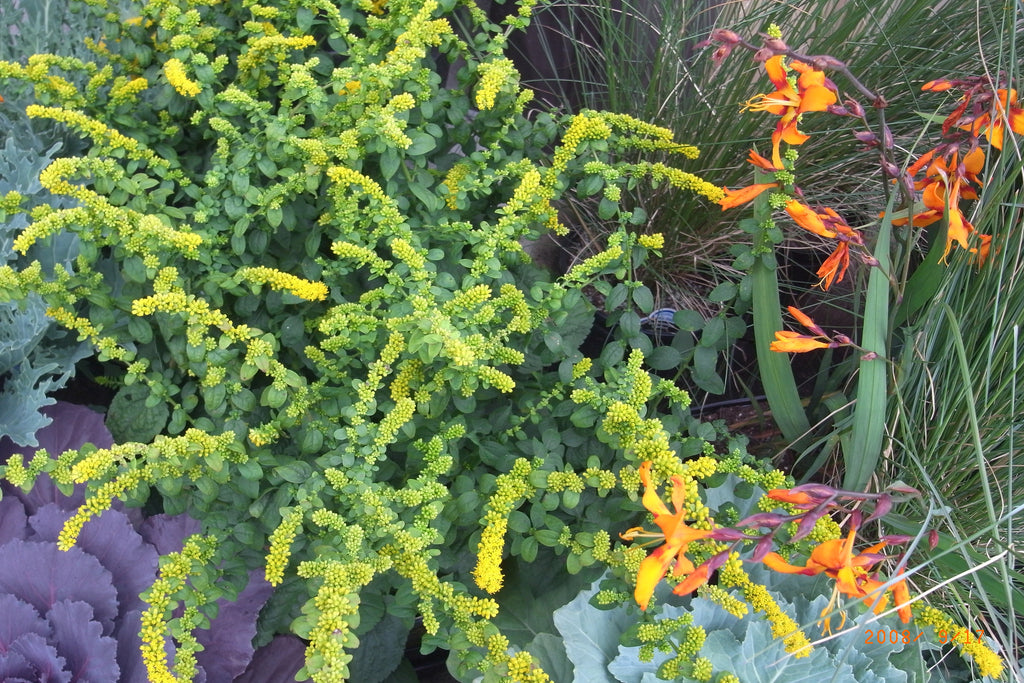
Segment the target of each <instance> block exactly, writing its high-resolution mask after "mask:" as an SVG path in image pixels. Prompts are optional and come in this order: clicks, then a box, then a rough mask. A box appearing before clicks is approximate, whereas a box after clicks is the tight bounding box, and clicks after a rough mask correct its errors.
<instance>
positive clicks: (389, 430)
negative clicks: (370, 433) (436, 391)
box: [366, 398, 416, 462]
mask: <svg viewBox="0 0 1024 683" xmlns="http://www.w3.org/2000/svg"><path fill="white" fill-rule="evenodd" d="M415 412H416V402H415V401H413V400H412V399H411V398H401V399H398V401H396V402H395V407H394V408H392V409H391V411H390V412H389V413H388V414H387V415H385V416H384V419H382V420H381V421H380V422H379V423H378V425H377V434H376V436H374V439H373V446H372V449H373V450H372V451H371V453H367V454H366V460H367V461H368V462H373V461H375V460H378V459H380V458H383V457H384V455H385V451H386V449H387V447H388V445H389V444H391V442H392V441H394V439H395V436H396V435H397V434H398V430H399V429H401V428H402V426H403V425H404V424H405V423H407V422H408V421H409V420H411V419H412V416H413V414H414V413H415Z"/></svg>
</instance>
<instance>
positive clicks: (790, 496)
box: [767, 318, 820, 507]
mask: <svg viewBox="0 0 1024 683" xmlns="http://www.w3.org/2000/svg"><path fill="white" fill-rule="evenodd" d="M808 320H809V318H808ZM767 496H768V497H769V498H771V499H772V500H777V501H779V502H780V503H792V504H793V505H810V506H811V507H814V506H815V505H817V504H818V503H819V502H820V501H819V500H818V499H817V498H815V497H814V496H812V495H810V494H809V493H804V492H803V491H791V490H790V489H772V490H771V491H769V492H768V493H767Z"/></svg>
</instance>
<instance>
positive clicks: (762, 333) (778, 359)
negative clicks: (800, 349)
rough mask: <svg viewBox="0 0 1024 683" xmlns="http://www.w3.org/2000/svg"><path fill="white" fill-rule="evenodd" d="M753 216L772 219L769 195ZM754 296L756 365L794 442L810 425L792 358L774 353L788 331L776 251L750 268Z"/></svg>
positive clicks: (759, 178) (761, 178)
mask: <svg viewBox="0 0 1024 683" xmlns="http://www.w3.org/2000/svg"><path fill="white" fill-rule="evenodd" d="M754 180H755V182H769V176H768V175H767V174H765V173H762V172H760V171H758V172H755V174H754ZM754 217H755V219H756V220H757V221H758V224H761V223H763V222H764V221H766V220H768V219H770V218H771V208H770V207H769V206H768V196H767V194H762V195H760V196H759V197H757V199H755V200H754ZM750 280H751V296H752V297H753V308H754V343H755V347H756V351H757V365H758V369H759V371H760V374H761V384H762V385H763V386H764V393H765V396H766V397H767V399H768V405H769V406H771V409H772V417H773V418H774V419H775V424H777V425H778V426H779V429H780V430H781V431H782V434H783V436H785V437H786V440H788V441H789V442H790V443H795V442H796V441H797V440H799V439H800V438H801V437H802V436H803V435H804V434H805V433H806V432H807V431H808V430H809V429H810V422H808V420H807V414H806V413H805V412H804V408H803V404H802V403H801V402H800V392H799V391H798V390H797V388H796V379H794V377H793V368H792V367H791V366H790V363H789V357H788V356H787V355H786V354H784V353H776V352H775V351H772V350H771V348H770V347H771V343H772V342H773V341H775V333H776V332H778V331H779V330H783V329H785V327H784V326H783V324H782V303H781V302H780V300H779V280H778V273H777V267H776V263H775V250H774V249H770V250H768V251H766V252H765V253H763V254H762V255H761V258H759V259H757V260H756V261H755V262H754V265H753V266H751V268H750Z"/></svg>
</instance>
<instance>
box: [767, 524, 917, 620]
mask: <svg viewBox="0 0 1024 683" xmlns="http://www.w3.org/2000/svg"><path fill="white" fill-rule="evenodd" d="M856 535H857V529H856V527H853V528H851V529H850V533H849V534H847V536H846V538H845V539H841V538H836V539H833V540H831V541H825V542H824V543H821V544H820V545H818V546H817V547H816V548H815V549H814V550H813V551H811V556H810V558H808V560H807V562H806V563H805V564H804V566H802V567H800V566H797V565H792V564H790V563H788V562H786V561H785V560H783V559H782V557H781V556H780V555H779V554H778V553H774V552H772V553H768V554H767V555H765V556H764V559H763V560H762V561H763V562H764V563H765V565H766V566H768V568H769V569H772V570H774V571H777V572H781V573H783V574H804V575H806V576H817V575H818V574H821V573H823V572H824V573H825V575H826V576H828V577H830V578H832V579H835V581H836V593H842V594H844V595H848V596H850V597H852V598H860V599H861V600H863V601H864V603H865V604H867V605H869V606H870V605H872V604H874V605H875V608H874V611H875V613H876V614H878V613H880V612H882V611H883V610H884V609H885V606H886V604H887V603H888V598H889V596H888V593H889V592H890V591H891V592H892V593H893V594H894V595H895V596H896V602H897V604H898V605H899V606H900V610H899V614H900V619H901V620H902V621H903V623H907V622H908V621H910V609H909V606H908V603H909V601H910V593H909V591H908V589H907V586H906V582H905V581H900V582H899V583H897V584H895V585H893V586H890V587H889V589H888V590H886V594H885V595H883V596H881V597H880V596H879V591H880V589H881V587H882V586H883V585H885V584H884V582H882V581H879V580H878V579H877V578H873V577H872V571H871V570H872V568H873V567H874V566H875V565H877V564H878V563H879V562H881V561H882V560H883V559H885V558H884V556H882V555H879V554H878V551H879V550H881V549H882V548H883V547H884V546H885V545H886V543H885V541H882V542H881V543H876V544H875V545H873V546H871V547H870V548H867V549H866V550H864V552H862V553H859V554H857V555H854V554H853V541H854V539H855V538H856ZM836 597H837V596H836V594H833V600H832V601H831V602H830V603H829V605H828V607H826V608H825V610H824V611H823V612H822V616H824V615H825V614H826V613H827V612H829V611H831V610H832V608H833V607H834V604H835V599H836Z"/></svg>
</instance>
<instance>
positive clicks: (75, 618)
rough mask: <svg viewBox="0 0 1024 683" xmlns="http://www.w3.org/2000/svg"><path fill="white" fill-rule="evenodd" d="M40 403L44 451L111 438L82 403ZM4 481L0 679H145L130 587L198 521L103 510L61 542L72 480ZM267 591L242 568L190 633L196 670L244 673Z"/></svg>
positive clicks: (147, 581)
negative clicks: (243, 576)
mask: <svg viewBox="0 0 1024 683" xmlns="http://www.w3.org/2000/svg"><path fill="white" fill-rule="evenodd" d="M44 411H45V412H46V413H47V414H48V416H49V417H51V418H53V422H52V423H51V424H50V425H49V426H47V427H45V428H43V429H42V430H40V431H39V432H38V433H37V434H36V438H37V439H38V441H39V445H40V447H42V448H46V450H47V452H48V453H50V454H51V455H58V454H60V453H61V452H63V451H64V450H66V449H69V448H76V449H77V448H79V447H81V446H82V445H83V443H85V442H91V443H94V444H95V445H97V446H100V447H109V446H110V445H111V443H112V439H111V437H110V433H109V432H107V431H106V429H105V427H103V419H102V416H100V415H98V414H97V413H94V412H92V411H91V410H88V409H87V408H83V407H81V406H73V405H70V404H66V403H58V404H57V405H56V406H51V407H47V408H45V409H44ZM23 450H24V449H23ZM12 452H13V449H12V447H11V444H10V442H6V443H2V444H0V463H2V462H5V461H6V460H7V458H8V457H10V455H11V454H12ZM25 455H30V454H28V453H25ZM2 491H3V498H2V499H0V680H3V681H11V682H18V681H26V682H28V681H43V680H46V681H54V682H57V683H65V682H70V681H81V682H82V683H87V682H89V681H93V682H95V683H109V682H110V681H121V682H123V683H134V682H136V681H138V682H139V683H145V682H146V681H147V680H148V677H147V674H146V669H145V666H144V665H143V663H142V657H141V653H140V649H139V648H140V644H141V642H140V639H139V630H140V628H139V627H140V617H141V614H142V611H143V610H144V609H145V608H146V604H145V603H144V602H143V600H142V599H141V598H140V597H139V595H140V594H141V593H142V592H143V591H144V590H146V589H147V588H148V587H149V586H150V585H151V584H152V583H153V580H154V579H155V577H156V574H157V567H158V559H159V556H160V554H162V553H168V552H174V551H178V550H180V549H181V546H182V543H183V540H184V539H185V538H186V537H187V536H189V535H191V534H193V533H197V532H199V530H200V528H199V527H200V525H199V522H197V521H196V520H194V519H191V518H189V517H188V516H186V515H176V516H173V517H172V516H168V515H154V516H151V517H148V518H145V519H143V518H142V515H141V514H140V513H139V511H138V510H127V509H113V510H107V511H106V512H104V513H103V514H102V515H100V516H99V517H97V518H95V519H94V520H92V521H91V522H90V523H89V524H87V525H86V526H85V528H84V529H83V530H82V533H81V535H80V536H79V538H78V542H77V543H76V544H75V546H74V547H72V548H71V549H70V550H68V551H66V552H62V551H60V550H58V548H57V535H58V533H59V532H60V530H61V528H62V527H63V525H64V522H65V521H66V520H67V519H68V518H69V517H70V516H71V515H72V514H73V511H74V509H75V508H76V507H77V506H78V505H79V504H80V503H81V501H82V497H81V491H76V492H75V495H72V496H64V495H63V494H61V493H60V492H59V491H58V490H57V488H56V486H55V485H54V484H53V483H52V482H51V481H50V480H49V478H48V477H46V476H45V475H44V476H40V477H39V479H38V481H37V482H36V485H35V487H34V488H33V489H32V491H31V492H28V493H25V492H23V491H22V490H20V489H18V488H15V487H12V486H11V485H10V484H9V483H7V482H4V483H3V484H2ZM270 590H271V589H270V585H269V584H267V583H266V582H265V581H263V580H262V579H256V578H252V577H251V578H250V582H249V585H248V587H247V588H246V589H245V590H244V591H242V592H241V593H240V594H239V596H238V599H237V600H236V601H234V602H232V603H227V602H226V601H222V602H221V604H220V605H219V610H218V614H217V617H216V618H215V619H213V620H212V621H211V627H210V628H209V629H208V630H204V631H201V632H200V633H199V634H197V638H198V640H199V642H200V643H201V644H202V645H203V647H204V648H205V649H204V650H203V651H200V652H197V653H196V660H197V662H198V668H197V672H198V675H197V677H196V681H200V682H201V681H231V680H234V679H235V678H236V677H238V676H239V675H241V674H242V672H243V671H244V670H245V668H246V666H247V665H248V664H249V662H250V660H251V659H252V655H253V647H252V639H253V637H254V636H255V634H256V616H257V614H258V613H259V610H260V609H261V608H262V607H263V604H264V603H265V602H266V600H267V598H268V597H269V594H270ZM167 647H168V648H171V647H173V645H172V644H170V643H168V645H167Z"/></svg>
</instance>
